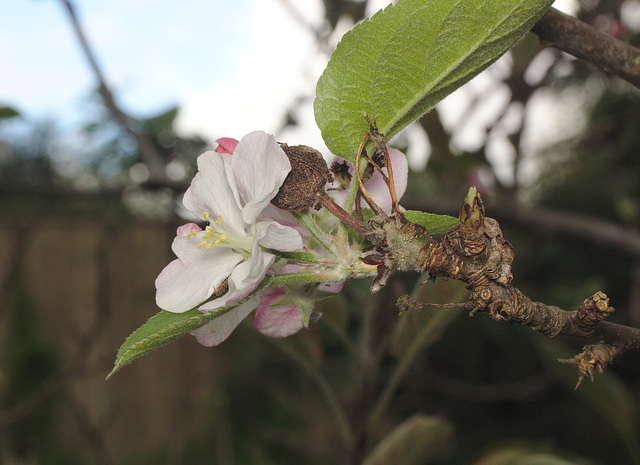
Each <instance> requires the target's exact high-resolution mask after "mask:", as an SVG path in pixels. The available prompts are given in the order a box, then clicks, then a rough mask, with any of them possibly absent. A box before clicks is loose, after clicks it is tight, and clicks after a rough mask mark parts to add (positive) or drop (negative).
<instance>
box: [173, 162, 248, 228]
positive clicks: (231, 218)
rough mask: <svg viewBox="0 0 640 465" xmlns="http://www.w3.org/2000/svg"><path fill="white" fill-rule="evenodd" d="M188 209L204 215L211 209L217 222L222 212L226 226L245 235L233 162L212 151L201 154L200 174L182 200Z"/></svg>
mask: <svg viewBox="0 0 640 465" xmlns="http://www.w3.org/2000/svg"><path fill="white" fill-rule="evenodd" d="M182 202H183V203H184V206H185V207H187V209H188V210H189V211H190V212H191V213H193V214H195V215H197V216H198V217H200V218H202V213H203V212H209V213H210V214H211V216H212V218H213V220H214V221H215V219H216V217H217V216H218V215H220V216H221V217H222V221H223V223H224V225H225V227H226V228H227V229H228V230H229V232H230V233H232V234H234V235H236V236H244V235H246V232H245V223H244V221H243V220H242V207H241V203H240V197H239V194H238V189H237V187H236V184H235V180H234V179H233V174H232V171H231V165H229V162H228V161H226V160H225V159H224V158H223V157H222V156H221V155H220V154H218V153H216V152H213V151H209V152H205V153H203V154H202V155H200V156H199V157H198V173H197V174H196V175H195V176H194V178H193V180H192V181H191V185H190V186H189V188H188V189H187V192H185V194H184V199H183V200H182Z"/></svg>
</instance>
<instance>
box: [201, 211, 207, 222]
mask: <svg viewBox="0 0 640 465" xmlns="http://www.w3.org/2000/svg"><path fill="white" fill-rule="evenodd" d="M202 217H203V218H204V220H205V221H209V212H204V213H202Z"/></svg>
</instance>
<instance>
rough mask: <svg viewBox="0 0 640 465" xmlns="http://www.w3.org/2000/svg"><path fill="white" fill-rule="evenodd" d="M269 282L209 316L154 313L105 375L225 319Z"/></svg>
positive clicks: (270, 279)
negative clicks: (217, 319)
mask: <svg viewBox="0 0 640 465" xmlns="http://www.w3.org/2000/svg"><path fill="white" fill-rule="evenodd" d="M271 281H273V279H272V275H268V276H267V277H266V278H265V279H264V280H263V281H262V283H260V285H259V286H258V287H257V288H256V289H255V290H254V291H253V292H252V293H251V294H249V295H248V296H247V297H246V298H244V299H243V300H241V301H239V302H236V303H234V304H233V305H229V306H227V307H222V308H219V309H217V310H215V311H212V312H208V313H202V312H200V311H198V310H197V309H193V310H189V311H188V312H185V313H171V312H167V311H164V310H163V311H161V312H160V313H157V314H156V315H154V316H152V317H151V318H149V320H147V322H146V323H145V324H143V325H142V326H140V328H138V329H137V330H135V331H134V332H133V333H132V334H131V335H130V336H129V337H128V338H127V339H126V340H125V341H124V344H122V346H121V347H120V349H119V350H118V354H117V355H116V361H115V363H114V366H113V370H111V373H109V374H108V375H107V379H109V378H110V377H111V376H113V375H114V374H115V373H116V372H118V371H120V369H121V368H122V367H124V366H125V365H128V364H129V363H131V362H133V361H134V360H135V359H137V358H139V357H142V356H143V355H146V354H148V353H149V352H151V351H153V350H156V349H159V348H160V347H162V346H165V345H167V344H169V343H170V342H173V341H175V340H176V339H179V338H181V337H182V336H184V335H185V334H187V333H190V332H191V331H195V330H196V329H198V328H200V327H201V326H204V325H205V324H207V323H209V322H210V321H211V320H213V319H214V318H217V317H219V316H222V315H224V314H225V313H227V312H229V311H230V310H232V309H234V308H235V307H237V306H238V305H240V304H242V303H244V302H246V301H247V300H249V299H251V298H252V297H254V296H256V295H258V294H259V293H260V292H262V291H263V290H264V289H265V288H266V287H267V286H268V285H269V284H270V283H271Z"/></svg>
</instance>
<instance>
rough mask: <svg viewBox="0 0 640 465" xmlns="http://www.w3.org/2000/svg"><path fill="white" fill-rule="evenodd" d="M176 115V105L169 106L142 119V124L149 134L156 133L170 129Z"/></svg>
mask: <svg viewBox="0 0 640 465" xmlns="http://www.w3.org/2000/svg"><path fill="white" fill-rule="evenodd" d="M177 116H178V107H171V108H169V109H168V110H166V111H163V112H162V113H160V114H158V115H156V116H152V117H151V118H147V119H143V120H142V124H143V126H144V129H145V131H146V132H148V133H150V134H158V133H159V132H161V131H163V130H171V129H172V128H173V123H174V122H175V119H176V117H177Z"/></svg>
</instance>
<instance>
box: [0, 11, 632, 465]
mask: <svg viewBox="0 0 640 465" xmlns="http://www.w3.org/2000/svg"><path fill="white" fill-rule="evenodd" d="M364 3H366V2H352V1H347V0H324V4H325V7H326V8H325V10H326V22H325V27H326V31H324V33H323V34H322V35H319V40H325V39H324V38H325V37H329V36H330V32H331V30H332V29H333V28H335V27H336V26H337V24H338V22H339V20H340V18H345V17H349V18H351V19H353V21H359V20H361V19H363V15H364V11H365V9H364ZM623 3H627V6H628V3H629V2H622V1H617V0H610V1H606V2H605V1H600V2H598V1H589V2H586V1H585V2H584V3H583V4H582V5H581V8H580V10H579V12H578V16H579V17H581V18H582V19H583V20H585V21H587V22H589V23H590V24H593V25H596V26H598V27H601V28H604V29H605V30H606V31H607V32H610V33H614V34H616V35H617V36H619V37H620V38H622V39H624V40H625V41H628V42H630V43H632V44H635V45H638V42H640V41H639V37H638V32H639V31H638V30H636V29H634V28H633V27H631V26H630V25H628V24H627V23H625V21H624V18H622V17H621V16H620V11H621V7H622V6H623ZM631 3H633V2H631ZM636 3H637V2H636ZM325 45H326V43H325ZM482 76H484V77H485V78H486V79H485V80H484V81H478V80H477V81H472V82H471V83H470V85H468V86H466V87H465V88H463V89H462V91H461V92H460V94H461V95H465V96H466V97H467V98H466V103H465V104H466V105H467V107H466V111H465V112H464V115H463V116H461V117H460V118H459V119H458V120H457V121H456V123H455V124H451V123H450V122H449V121H447V120H446V118H445V117H444V114H445V113H444V111H443V110H441V108H440V107H438V108H436V109H435V110H433V111H432V112H430V113H429V114H427V115H426V116H425V117H424V118H423V119H421V120H420V121H419V123H418V125H416V126H414V128H413V130H414V131H415V130H419V131H421V133H422V134H424V135H426V137H427V139H428V142H429V146H430V155H429V159H428V162H427V164H426V166H425V167H424V169H420V170H415V171H413V172H412V173H411V178H410V186H409V192H408V193H407V194H406V195H405V197H404V199H403V201H402V204H403V205H404V206H405V207H407V208H410V209H414V210H424V211H430V212H434V213H440V214H450V215H456V214H457V209H458V208H459V205H460V202H461V201H462V199H463V197H464V195H465V193H466V191H467V189H468V186H469V185H470V184H475V185H477V186H478V188H479V189H480V191H481V192H482V194H483V197H484V199H485V202H486V204H487V211H488V215H489V216H493V217H496V218H497V219H498V221H500V223H501V225H502V226H503V229H504V231H505V235H506V237H507V238H508V239H509V240H510V241H511V242H512V243H513V244H514V247H515V251H516V260H515V263H514V269H513V271H514V276H515V285H517V286H518V287H520V288H521V289H522V290H523V291H525V292H527V293H528V295H530V296H532V297H533V298H535V299H537V300H541V301H544V302H548V303H554V304H556V305H558V306H561V307H564V308H575V307H577V306H578V305H579V304H580V303H581V302H582V300H583V299H584V298H585V297H586V296H588V295H591V294H592V293H593V292H595V291H597V290H602V291H604V292H605V293H607V294H608V295H609V297H610V298H611V302H612V305H613V306H614V307H615V308H616V310H617V311H616V314H615V315H614V317H613V318H614V321H617V322H621V323H624V324H632V325H635V326H637V325H638V324H640V271H639V268H638V255H637V254H631V253H626V252H625V250H624V248H622V249H621V248H620V247H611V246H610V244H607V243H603V242H602V241H601V240H600V239H599V238H598V237H589V235H588V234H581V235H575V234H574V233H572V232H571V231H570V230H568V229H563V228H562V227H561V225H558V224H550V223H549V222H548V221H546V220H545V218H546V217H544V216H542V215H541V212H549V211H551V212H559V213H561V214H562V215H561V216H563V217H564V218H565V219H567V220H569V221H571V220H572V219H573V218H575V215H577V214H579V215H586V217H587V218H589V219H590V220H591V221H592V222H598V221H601V220H603V219H605V220H607V221H609V222H612V223H613V224H615V225H616V226H619V227H621V228H626V229H624V230H631V231H636V232H637V230H638V228H640V177H639V176H638V172H640V171H639V169H640V166H639V162H638V156H637V154H638V147H640V135H639V133H638V131H637V127H638V124H640V122H639V120H638V118H639V117H640V115H639V114H638V108H640V106H639V103H640V102H638V99H639V96H638V92H637V90H635V89H632V88H630V87H629V86H628V85H627V84H626V83H623V82H621V81H620V80H619V79H617V78H614V77H611V76H608V75H606V74H604V73H601V72H599V71H596V70H594V69H592V68H591V67H590V66H589V65H587V64H585V63H583V62H581V61H578V60H574V59H571V58H570V57H567V56H565V55H563V54H561V53H559V52H556V51H554V50H550V49H543V48H542V46H541V45H540V44H539V42H538V40H537V38H536V37H535V36H533V35H530V34H529V35H527V36H526V37H525V38H524V39H523V40H522V41H520V42H519V43H518V44H517V45H516V46H515V47H514V48H513V49H512V50H511V52H510V53H509V54H508V56H507V57H506V58H504V59H502V60H500V61H499V62H497V63H496V64H495V65H494V66H492V67H491V68H489V69H488V70H487V71H486V72H485V73H484V74H483V75H482ZM481 82H484V83H485V84H482V86H481ZM486 83H488V84H486ZM483 86H484V87H483ZM54 91H55V89H52V92H54ZM312 91H313V89H310V90H309V92H310V93H312ZM499 94H501V95H506V96H507V98H506V99H504V100H503V103H502V105H501V106H500V109H499V111H493V112H489V111H487V110H486V108H487V107H488V106H490V103H491V102H490V100H491V96H492V95H499ZM302 97H304V96H302ZM541 99H546V101H554V102H559V103H558V104H557V105H546V106H542V107H541V106H540V105H539V102H540V100H541ZM101 102H102V101H101V100H100V99H99V98H98V94H96V103H95V104H96V106H98V107H99V108H102V111H100V112H96V113H98V114H99V115H100V116H99V117H98V118H95V117H94V118H93V119H92V118H87V124H86V131H85V137H86V139H85V144H83V145H82V147H83V148H82V150H85V151H86V156H85V157H84V159H85V160H87V163H86V164H85V166H84V167H83V168H82V169H83V171H82V172H81V173H78V172H77V171H76V172H74V173H73V175H70V174H69V172H68V171H65V168H64V167H61V166H58V165H56V163H55V162H54V161H53V160H54V158H53V157H52V153H53V152H55V150H56V149H59V147H60V145H61V143H62V142H61V141H62V139H63V137H64V135H63V134H60V133H59V130H58V129H57V128H56V126H55V124H54V123H53V122H42V123H38V124H34V125H33V127H32V129H31V131H30V132H29V133H28V134H21V135H16V134H10V133H7V132H6V131H0V137H1V138H0V149H1V150H2V152H3V153H5V154H9V155H10V156H4V157H2V159H1V161H0V163H1V164H0V191H1V192H2V196H1V197H0V211H1V212H2V213H1V214H0V222H1V226H2V237H3V243H5V244H7V245H8V246H7V247H4V248H3V252H2V254H1V255H0V257H1V259H2V261H1V262H0V271H1V272H2V273H1V275H0V278H1V279H0V286H1V288H0V306H2V311H1V312H0V322H1V325H0V327H1V328H2V330H1V331H0V334H1V339H0V343H1V347H0V361H1V365H0V461H3V462H6V463H47V464H53V463H65V464H68V463H78V464H80V463H102V464H144V463H184V464H188V463H194V464H195V463H219V464H253V463H255V464H258V463H260V464H268V463H274V464H275V463H318V464H323V463H326V464H335V463H361V462H362V461H364V460H365V458H366V457H368V458H367V459H366V460H367V461H366V462H365V463H368V464H372V463H390V462H393V461H395V462H399V463H442V464H483V465H484V464H507V463H519V464H522V463H529V462H530V463H559V464H561V463H584V464H590V463H593V464H609V463H616V464H632V463H638V457H640V445H639V442H638V431H637V426H638V425H637V422H638V420H637V418H638V417H637V410H638V401H637V399H638V385H639V382H640V372H639V371H638V369H637V366H638V365H639V362H640V358H639V357H640V355H638V354H637V353H630V354H627V355H624V356H623V357H620V359H619V360H617V361H616V364H615V365H614V366H612V367H610V368H609V369H608V370H607V372H606V373H605V374H604V375H602V376H599V377H598V378H596V380H595V381H594V382H593V383H590V382H585V383H583V385H582V386H581V388H580V389H579V390H574V389H573V388H574V385H575V381H576V377H575V371H574V370H573V369H572V368H570V367H565V366H562V365H559V364H557V362H556V361H555V359H556V358H558V357H564V356H565V355H566V353H567V352H569V353H570V352H575V348H577V347H580V346H581V345H582V344H583V342H582V341H573V340H547V339H545V338H543V337H542V336H540V335H538V334H535V333H533V332H531V331H530V330H528V329H527V328H520V327H510V326H506V325H503V324H499V323H495V322H493V321H490V320H489V319H488V318H486V317H485V316H482V315H480V316H477V317H474V318H471V319H469V318H468V317H467V316H466V315H465V314H463V313H461V312H460V311H457V310H437V311H436V310H434V311H431V312H424V313H421V314H405V315H401V316H398V315H397V311H396V309H395V307H394V304H395V300H396V299H397V297H398V296H399V295H400V294H401V293H410V294H413V295H414V296H419V297H420V298H421V299H423V300H426V301H432V302H450V301H456V300H463V299H464V298H465V293H464V289H461V288H460V286H459V285H458V284H457V283H453V282H443V281H437V282H435V283H428V284H425V285H420V283H421V281H422V279H420V277H418V276H414V275H409V274H406V275H397V276H394V277H393V278H392V280H391V282H390V283H389V285H388V286H387V287H386V288H385V289H383V291H382V292H380V293H379V294H376V295H371V294H370V293H369V285H370V283H368V282H350V283H348V284H347V286H346V287H345V291H344V292H343V293H341V294H340V295H339V296H336V297H334V298H331V299H329V300H326V301H325V302H323V304H322V308H320V309H318V310H319V313H322V318H320V319H319V320H318V321H317V323H316V325H315V326H314V329H313V330H312V331H309V332H304V333H301V334H299V335H296V336H294V337H292V338H289V339H286V340H274V339H268V338H264V337H262V336H260V335H258V334H256V332H255V331H254V330H253V329H252V328H251V323H250V322H247V324H246V325H243V326H242V327H241V328H240V329H239V331H238V332H237V333H234V335H233V337H232V338H230V339H229V340H228V341H227V342H225V344H223V345H222V346H220V347H218V348H216V349H205V348H202V347H200V346H198V345H197V343H196V342H195V341H194V340H193V339H192V338H190V337H188V338H185V339H184V340H181V341H180V342H179V343H177V344H174V345H172V346H170V347H167V348H164V349H163V350H162V351H161V352H158V353H154V354H152V355H150V356H149V357H147V358H144V359H142V360H140V361H138V362H137V363H136V364H135V365H133V366H131V367H127V368H125V369H124V370H123V371H122V372H121V373H119V374H118V375H117V376H115V377H114V379H113V380H112V381H109V382H108V383H104V381H103V378H104V376H105V375H106V374H107V373H108V371H109V370H110V365H111V363H112V361H113V355H114V354H115V350H116V349H117V347H118V345H119V343H120V342H121V341H122V340H123V339H124V336H126V335H127V334H128V333H130V332H131V331H132V330H133V329H135V328H136V327H137V326H139V325H140V323H141V322H143V321H144V320H146V319H147V318H148V317H150V316H151V315H153V314H154V313H155V312H156V311H157V309H155V307H154V304H153V279H154V278H155V274H156V273H157V272H158V271H159V270H160V269H161V268H162V266H164V264H166V263H167V262H168V260H169V259H170V251H169V243H170V240H171V237H172V235H173V231H174V230H175V229H174V228H175V225H177V224H178V223H179V222H180V220H179V218H178V217H177V216H176V214H175V211H174V205H175V201H176V200H177V199H178V198H179V194H180V192H181V191H182V190H183V189H184V184H181V183H180V182H174V183H172V182H156V181H155V180H153V179H151V180H148V181H142V182H138V181H136V177H135V173H136V171H135V170H134V171H133V172H132V171H131V168H133V167H136V166H137V167H139V168H140V169H141V170H144V166H145V158H144V156H143V155H142V154H141V153H140V148H139V146H138V145H136V144H135V141H133V140H132V139H131V136H130V134H128V133H127V132H126V131H124V130H123V129H122V126H121V125H120V124H117V123H116V121H115V120H114V118H113V116H112V113H111V112H110V111H109V108H108V107H107V106H104V105H102V103H101ZM298 103H299V100H298V96H295V97H292V112H291V113H290V114H292V115H293V114H295V111H294V109H295V106H296V105H298ZM541 108H542V110H541ZM177 111H179V109H177V108H174V109H170V110H168V111H166V112H163V113H162V114H160V115H152V116H151V117H148V118H144V119H143V118H140V119H131V120H130V123H131V124H132V125H133V127H135V128H136V130H137V131H139V133H141V134H143V135H145V137H147V138H148V139H149V140H150V141H151V143H152V144H153V146H154V148H155V150H156V151H157V152H158V153H159V154H160V156H161V159H162V161H163V163H165V164H166V165H167V166H170V167H172V169H178V170H182V173H183V175H184V176H183V177H184V178H185V179H188V176H189V174H192V173H193V170H194V161H195V156H196V155H197V154H198V153H200V152H201V151H202V149H203V147H205V146H207V145H209V144H210V143H211V142H210V141H204V140H202V139H200V138H198V137H184V136H181V135H179V134H177V133H176V131H175V130H174V119H175V116H176V112H177ZM94 114H95V113H94ZM478 114H482V115H485V116H483V117H482V118H480V121H481V122H480V123H478V118H476V116H477V115H478ZM487 115H488V116H487ZM0 117H1V118H2V119H0V130H1V129H2V125H3V122H6V121H9V120H10V119H11V118H20V117H21V116H20V109H19V108H2V109H0ZM544 120H553V121H556V122H557V124H558V125H560V126H561V127H570V128H572V130H571V131H566V132H565V134H564V137H562V134H560V135H558V134H548V136H549V138H548V140H536V141H535V143H532V142H531V137H532V136H531V135H532V134H535V135H538V134H539V133H536V128H539V127H540V125H541V121H542V122H544ZM581 121H582V122H584V124H580V122H581ZM568 123H571V124H568ZM288 124H298V123H297V121H296V119H295V118H293V119H289V120H288ZM563 125H565V126H563ZM478 127H479V128H480V129H479V132H480V134H481V137H480V138H478V139H477V142H476V143H475V145H473V144H471V145H470V144H464V143H461V137H462V136H463V135H464V134H465V133H468V132H469V131H470V130H473V129H474V128H475V130H476V131H478ZM543 127H544V126H543ZM222 135H223V134H221V136H222ZM276 136H277V135H276ZM551 136H553V137H551ZM410 140H411V139H409V138H406V137H404V138H403V137H402V136H401V137H399V138H398V139H397V140H395V141H394V143H395V145H396V146H398V147H399V148H402V149H409V148H410V147H409V144H410ZM496 147H502V148H503V150H501V151H499V150H496ZM496 153H501V154H502V155H501V156H496ZM505 154H506V155H505ZM132 173H134V176H132ZM143 174H144V173H143ZM144 178H145V176H141V177H140V179H144ZM165 181H166V180H165ZM87 183H89V184H90V185H91V187H92V188H94V190H93V191H92V193H90V194H89V193H87V191H86V190H84V188H86V186H87ZM141 212H143V213H144V215H146V216H145V217H143V218H144V219H143V220H141V215H140V214H141ZM583 217H584V216H580V218H583ZM149 218H152V220H150V219H149ZM34 223H36V224H34ZM607 224H609V223H607ZM150 231H151V232H150ZM47 238H56V240H55V241H54V242H47ZM116 244H119V245H118V246H116ZM117 250H120V252H117ZM29 251H30V252H29ZM54 251H55V253H54ZM160 251H161V252H160ZM36 252H37V253H36ZM71 270H75V271H74V272H73V273H72V272H71ZM65 275H68V276H65ZM81 275H84V279H82V278H81V277H80V276H81ZM65 278H69V279H65ZM65 299H66V300H65ZM62 302H65V305H64V308H61V307H63V306H62V305H61V303H62ZM124 309H126V310H124ZM123 310H124V311H125V313H124V315H125V316H123V313H122V312H123ZM59 315H65V317H64V318H61V317H59ZM58 320H59V321H58ZM52 322H54V323H52ZM61 322H63V323H64V324H63V323H61ZM174 346H175V347H174ZM568 348H570V350H568ZM134 412H135V414H134ZM340 414H342V415H343V416H344V418H343V419H344V420H346V423H347V424H348V425H350V427H351V431H344V427H343V428H341V427H340V426H339V425H340V423H339V422H336V418H337V417H339V415H340ZM127 423H130V425H128V424H127ZM176 425H177V426H176ZM185 425H186V426H185ZM343 426H344V425H343ZM134 427H135V432H136V434H125V432H128V431H131V428H134ZM394 428H396V429H395V432H394V435H392V436H391V437H392V438H394V437H395V438H397V439H396V440H397V442H396V443H395V447H394V444H393V443H392V444H389V443H388V442H385V443H381V440H382V438H384V437H387V435H388V433H389V432H391V431H393V430H394ZM403 441H404V442H403ZM407 443H410V444H421V445H425V444H427V445H432V447H428V448H425V449H423V450H420V449H419V448H418V449H417V450H413V449H409V448H408V447H407V446H406V444H407ZM409 453H411V454H413V455H412V456H410V455H409ZM389 454H390V455H389ZM394 454H400V455H394ZM535 460H538V462H535ZM527 461H529V462H527Z"/></svg>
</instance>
